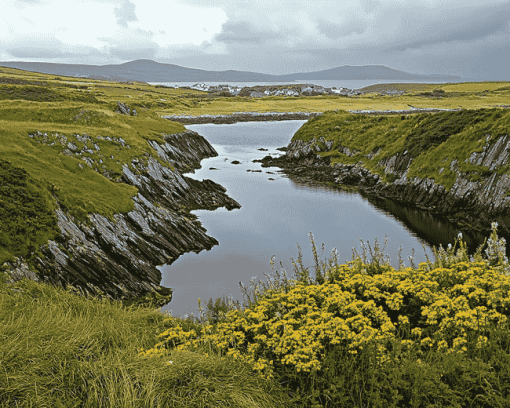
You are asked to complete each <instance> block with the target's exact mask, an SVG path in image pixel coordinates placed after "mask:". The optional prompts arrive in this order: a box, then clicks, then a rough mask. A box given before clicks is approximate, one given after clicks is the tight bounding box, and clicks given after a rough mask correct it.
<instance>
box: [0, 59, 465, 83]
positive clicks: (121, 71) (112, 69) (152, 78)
mask: <svg viewBox="0 0 510 408" xmlns="http://www.w3.org/2000/svg"><path fill="white" fill-rule="evenodd" d="M0 66H3V67H8V68H17V69H22V70H25V71H32V72H41V73H44V74H50V75H62V76H72V77H82V78H91V79H107V80H113V81H141V82H195V81H196V82H222V81H224V82H280V81H295V80H313V79H315V80H319V79H321V80H324V79H343V80H347V79H394V80H399V79H416V80H419V79H438V78H439V79H459V78H460V77H459V76H453V75H438V74H435V75H416V74H410V73H408V72H404V71H398V70H396V69H392V68H388V67H386V66H384V65H362V66H350V65H344V66H341V67H337V68H331V69H326V70H323V71H315V72H300V73H295V74H287V75H269V74H260V73H257V72H247V71H233V70H228V71H205V70H201V69H195V68H185V67H181V66H179V65H174V64H161V63H159V62H155V61H151V60H146V59H140V60H135V61H130V62H126V63H124V64H119V65H78V64H55V63H48V62H18V61H13V62H1V61H0Z"/></svg>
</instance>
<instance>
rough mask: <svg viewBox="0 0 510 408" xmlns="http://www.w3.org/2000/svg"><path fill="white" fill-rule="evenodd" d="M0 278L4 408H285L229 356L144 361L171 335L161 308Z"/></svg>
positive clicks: (179, 355) (270, 387) (0, 400)
mask: <svg viewBox="0 0 510 408" xmlns="http://www.w3.org/2000/svg"><path fill="white" fill-rule="evenodd" d="M0 279H2V281H1V283H0V406H1V407H112V408H113V407H115V408H118V407H274V406H282V404H281V402H282V399H284V398H285V395H284V394H282V392H281V391H280V392H278V389H277V388H278V387H276V386H275V385H274V384H272V383H270V382H267V381H261V379H260V378H259V376H257V375H254V373H253V370H252V369H251V368H250V367H249V366H248V365H247V364H243V363H241V362H236V361H233V359H232V358H225V357H222V358H220V357H218V356H215V355H210V356H205V355H203V354H197V353H195V352H190V351H182V352H172V353H169V354H168V355H167V356H164V357H161V358H159V359H143V358H140V357H139V356H138V353H139V351H140V349H141V348H149V347H151V346H153V345H154V344H155V341H156V334H157V333H158V332H160V331H161V330H163V329H165V327H166V324H165V323H164V322H163V320H164V317H165V316H164V315H163V314H161V313H160V312H158V311H157V310H154V309H147V308H125V307H123V306H122V304H121V303H119V302H115V301H106V300H99V299H95V298H84V297H81V296H78V295H75V294H73V293H71V292H69V291H63V290H62V289H58V288H54V287H51V286H47V285H45V284H40V283H36V282H32V281H25V280H24V281H20V282H17V283H16V284H6V283H5V279H4V278H3V274H1V275H0Z"/></svg>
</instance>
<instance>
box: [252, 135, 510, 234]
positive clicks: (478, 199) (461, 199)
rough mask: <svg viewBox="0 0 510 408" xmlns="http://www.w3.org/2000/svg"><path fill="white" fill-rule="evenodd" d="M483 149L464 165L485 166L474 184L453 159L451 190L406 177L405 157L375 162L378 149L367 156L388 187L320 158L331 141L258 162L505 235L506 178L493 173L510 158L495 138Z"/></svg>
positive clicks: (356, 168)
mask: <svg viewBox="0 0 510 408" xmlns="http://www.w3.org/2000/svg"><path fill="white" fill-rule="evenodd" d="M489 139H490V136H489V135H487V137H486V141H487V144H486V146H485V148H484V150H483V151H482V152H480V153H473V154H472V155H471V156H470V157H469V158H468V159H467V160H466V162H468V161H469V162H470V163H472V164H476V165H482V166H487V167H488V168H489V170H490V171H489V172H488V175H486V176H481V177H480V178H479V180H473V179H472V177H471V176H470V175H469V174H467V173H465V172H463V171H461V170H459V168H458V162H457V161H455V160H453V161H452V162H451V165H450V167H451V168H450V169H451V170H453V171H455V172H456V174H457V176H456V180H455V182H454V183H453V185H452V187H451V188H450V189H447V188H445V187H444V186H443V185H441V184H438V183H436V182H435V180H434V179H431V178H417V177H414V178H408V177H407V174H408V171H409V167H410V166H411V164H412V161H413V158H412V157H411V156H410V155H409V154H405V153H406V152H404V153H399V154H397V155H394V156H391V157H389V158H385V159H378V153H379V152H380V149H379V150H378V151H375V152H371V153H370V154H368V155H367V156H366V157H368V158H369V159H371V160H375V161H376V162H377V166H378V167H381V168H384V172H385V173H386V174H388V175H389V176H390V177H389V178H390V179H391V180H392V182H390V183H387V182H385V181H384V180H383V179H382V177H380V176H379V175H378V174H374V173H373V172H371V171H370V170H369V169H367V168H366V167H365V166H364V164H363V162H361V161H360V162H358V163H356V164H343V163H334V164H333V165H331V159H330V157H327V156H326V157H322V156H320V155H318V154H317V153H318V152H327V151H330V150H331V149H332V146H333V142H331V141H328V140H325V139H324V138H314V139H313V140H311V141H307V142H304V141H302V140H293V141H292V142H291V143H290V144H289V145H288V147H287V152H286V154H285V155H284V156H281V157H278V158H273V157H271V156H266V157H265V158H264V159H262V160H261V162H262V165H263V166H264V167H269V166H278V167H281V168H283V169H284V170H285V173H287V174H289V175H295V176H299V177H300V178H302V179H305V180H311V181H321V182H327V183H333V184H335V185H338V186H339V187H345V186H348V187H351V188H352V187H354V188H357V189H361V190H363V191H364V192H366V193H368V194H371V195H375V196H379V197H385V198H390V199H392V200H396V201H398V202H401V203H406V204H412V205H415V206H417V207H419V208H421V209H427V210H429V211H432V212H434V213H440V214H441V215H443V216H446V217H447V218H448V219H450V220H451V221H454V222H456V223H459V224H460V225H462V226H463V227H465V228H467V229H469V228H471V229H477V230H488V229H489V228H490V225H491V222H493V221H497V222H498V223H499V225H500V227H501V228H502V229H504V230H505V231H507V232H509V231H510V217H509V216H508V209H509V207H510V196H509V195H508V194H507V192H509V191H510V176H509V175H508V174H498V172H497V170H498V169H499V168H501V167H502V166H504V165H506V164H507V163H508V159H509V156H510V138H509V136H508V135H504V136H500V137H499V138H498V140H496V141H494V143H492V144H489V143H488V141H489ZM338 149H339V150H340V151H341V152H343V153H344V154H346V155H347V156H352V155H353V153H356V152H351V151H350V150H349V149H347V148H346V147H343V146H340V147H339V148H338Z"/></svg>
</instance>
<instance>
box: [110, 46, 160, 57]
mask: <svg viewBox="0 0 510 408" xmlns="http://www.w3.org/2000/svg"><path fill="white" fill-rule="evenodd" d="M157 52H158V50H157V48H155V47H146V48H112V49H111V50H110V54H111V55H113V56H115V57H117V58H119V59H121V60H135V59H154V58H155V57H156V54H157Z"/></svg>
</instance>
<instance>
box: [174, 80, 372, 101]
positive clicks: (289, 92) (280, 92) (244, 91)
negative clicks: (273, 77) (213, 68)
mask: <svg viewBox="0 0 510 408" xmlns="http://www.w3.org/2000/svg"><path fill="white" fill-rule="evenodd" d="M176 87H178V86H177V85H176ZM182 88H190V89H196V90H199V91H204V92H210V93H214V94H217V95H219V96H245V97H251V98H262V97H265V96H301V95H303V96H315V95H343V96H353V95H363V92H361V91H359V90H353V89H348V88H338V89H337V88H334V87H333V88H325V87H323V86H320V85H311V84H307V85H299V84H297V85H257V86H253V87H240V86H235V85H208V84H206V83H197V84H194V85H192V86H186V87H182Z"/></svg>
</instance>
